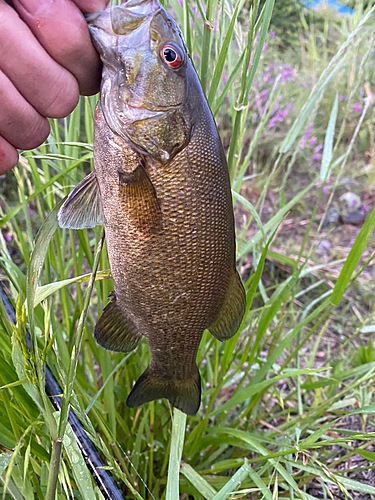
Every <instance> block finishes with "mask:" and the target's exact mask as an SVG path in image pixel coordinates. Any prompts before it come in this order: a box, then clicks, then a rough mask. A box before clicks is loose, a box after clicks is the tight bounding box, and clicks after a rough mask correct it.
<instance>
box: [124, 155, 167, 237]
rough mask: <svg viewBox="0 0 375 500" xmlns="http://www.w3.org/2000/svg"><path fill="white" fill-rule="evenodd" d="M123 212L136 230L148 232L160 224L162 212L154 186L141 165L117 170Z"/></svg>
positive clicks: (159, 226) (158, 227) (155, 229)
mask: <svg viewBox="0 0 375 500" xmlns="http://www.w3.org/2000/svg"><path fill="white" fill-rule="evenodd" d="M119 185H120V195H121V203H122V206H123V209H124V213H126V214H127V216H128V217H129V219H130V222H131V224H132V225H133V226H135V228H136V229H137V230H138V231H141V232H144V233H149V232H155V231H158V230H159V229H160V228H161V226H162V214H161V210H160V206H159V202H158V199H157V196H156V192H155V188H154V186H153V184H152V182H151V181H150V178H149V177H148V175H147V172H146V171H145V169H144V168H143V166H142V165H139V166H138V167H137V168H136V169H135V170H133V171H132V172H129V173H128V172H119Z"/></svg>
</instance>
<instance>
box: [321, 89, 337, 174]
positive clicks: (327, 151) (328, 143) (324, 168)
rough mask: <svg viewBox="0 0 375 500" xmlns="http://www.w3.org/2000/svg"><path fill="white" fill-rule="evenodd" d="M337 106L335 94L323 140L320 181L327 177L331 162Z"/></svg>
mask: <svg viewBox="0 0 375 500" xmlns="http://www.w3.org/2000/svg"><path fill="white" fill-rule="evenodd" d="M338 107H339V97H338V94H336V97H335V100H334V102H333V106H332V111H331V115H330V117H329V122H328V127H327V132H326V137H325V141H324V149H323V156H322V165H321V167H320V180H321V181H322V182H324V181H325V180H326V179H327V178H328V173H329V166H330V165H331V162H332V150H333V137H334V135H335V127H336V119H337V111H338Z"/></svg>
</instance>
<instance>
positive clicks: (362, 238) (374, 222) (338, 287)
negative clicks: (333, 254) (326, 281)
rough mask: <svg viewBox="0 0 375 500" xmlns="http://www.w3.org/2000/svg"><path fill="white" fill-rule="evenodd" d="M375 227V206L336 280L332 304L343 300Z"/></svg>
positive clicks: (337, 303)
mask: <svg viewBox="0 0 375 500" xmlns="http://www.w3.org/2000/svg"><path fill="white" fill-rule="evenodd" d="M374 229H375V207H373V209H372V210H371V213H370V215H369V216H368V217H367V219H366V222H365V223H364V225H363V227H362V229H361V231H360V233H359V235H358V236H357V238H356V240H355V242H354V245H353V247H352V249H351V250H350V253H349V255H348V257H347V259H346V261H345V264H344V266H343V268H342V269H341V272H340V275H339V277H338V279H337V281H336V284H335V288H334V289H333V293H332V295H331V302H332V304H334V305H336V306H338V305H339V304H340V302H341V299H342V296H343V295H344V292H345V290H346V287H347V286H348V283H349V281H350V278H351V276H352V274H353V271H354V269H355V267H356V265H357V264H358V261H359V259H360V258H361V255H362V254H363V252H364V250H365V248H366V245H367V243H368V240H369V239H370V237H371V235H372V233H373V231H374Z"/></svg>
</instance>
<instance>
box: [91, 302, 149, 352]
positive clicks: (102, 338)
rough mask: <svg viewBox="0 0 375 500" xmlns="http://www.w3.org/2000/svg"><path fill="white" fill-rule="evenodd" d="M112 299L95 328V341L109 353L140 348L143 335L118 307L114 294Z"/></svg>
mask: <svg viewBox="0 0 375 500" xmlns="http://www.w3.org/2000/svg"><path fill="white" fill-rule="evenodd" d="M110 297H111V302H110V303H109V304H108V305H107V306H106V307H105V308H104V311H103V314H102V315H101V317H100V318H99V321H98V322H97V324H96V326H95V330H94V337H95V340H96V341H97V343H98V344H99V345H101V346H102V347H104V348H105V349H108V350H109V351H118V352H130V351H132V350H133V349H135V348H136V347H138V345H139V343H140V341H141V339H142V335H140V334H139V333H138V331H137V328H136V326H135V325H134V323H133V321H131V320H130V319H129V318H127V317H126V316H125V315H124V313H123V312H122V311H121V309H120V308H119V306H118V305H117V303H116V295H115V294H114V293H113V294H111V295H110Z"/></svg>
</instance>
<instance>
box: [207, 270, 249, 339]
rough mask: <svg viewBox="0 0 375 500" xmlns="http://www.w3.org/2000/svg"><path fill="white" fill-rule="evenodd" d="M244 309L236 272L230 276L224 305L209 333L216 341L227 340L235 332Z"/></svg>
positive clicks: (241, 290)
mask: <svg viewBox="0 0 375 500" xmlns="http://www.w3.org/2000/svg"><path fill="white" fill-rule="evenodd" d="M245 307H246V294H245V290H244V288H243V285H242V282H241V278H240V277H239V274H238V272H237V271H235V272H234V273H233V274H232V277H231V279H230V282H229V287H228V290H227V293H226V296H225V299H224V303H223V305H222V307H221V309H220V311H219V314H218V315H217V316H216V318H215V320H214V321H213V323H212V324H211V325H210V326H209V327H208V330H209V332H210V333H211V334H212V335H213V336H214V337H216V338H217V339H218V340H221V341H224V340H228V339H230V338H231V337H233V335H234V334H235V333H236V332H237V330H238V328H239V326H240V324H241V321H242V318H243V315H244V312H245Z"/></svg>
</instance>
